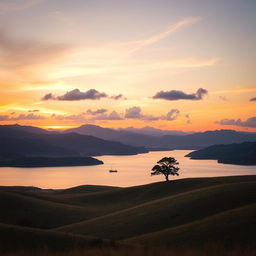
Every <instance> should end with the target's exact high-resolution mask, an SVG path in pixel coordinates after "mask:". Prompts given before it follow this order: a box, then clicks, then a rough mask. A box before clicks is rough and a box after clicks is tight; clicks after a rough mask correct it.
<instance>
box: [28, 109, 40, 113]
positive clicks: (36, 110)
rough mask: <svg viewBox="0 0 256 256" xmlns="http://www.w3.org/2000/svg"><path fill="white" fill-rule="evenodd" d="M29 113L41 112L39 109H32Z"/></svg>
mask: <svg viewBox="0 0 256 256" xmlns="http://www.w3.org/2000/svg"><path fill="white" fill-rule="evenodd" d="M28 112H30V113H35V112H40V110H39V109H32V110H28Z"/></svg>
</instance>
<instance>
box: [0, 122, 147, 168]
mask: <svg viewBox="0 0 256 256" xmlns="http://www.w3.org/2000/svg"><path fill="white" fill-rule="evenodd" d="M0 144H1V147H0V165H1V166H16V165H17V164H18V163H19V166H20V165H21V166H24V167H27V165H26V163H29V162H35V159H34V158H35V157H39V156H40V157H45V158H44V159H43V160H42V158H40V159H41V160H40V162H41V163H43V162H45V166H49V165H50V166H56V165H58V163H59V164H60V163H61V162H62V161H63V157H65V158H66V159H65V162H66V163H67V165H75V164H74V161H73V160H72V159H74V157H88V156H96V155H133V154H138V153H145V152H148V151H147V150H146V149H145V148H144V147H134V146H130V145H125V144H123V143H120V142H115V141H109V140H103V139H100V138H96V137H93V136H89V135H81V134H78V133H66V134H63V133H57V132H49V131H47V130H44V129H40V128H37V127H31V126H20V125H3V126H0ZM52 157H54V158H55V159H54V160H53V159H50V158H52ZM28 158H30V159H28ZM56 158H60V159H56ZM67 158H70V159H69V160H68V159H67ZM71 158H72V159H71ZM37 159H38V158H37ZM76 159H77V158H76ZM87 160H88V164H92V163H94V164H100V163H101V162H99V161H98V162H96V161H92V159H87ZM79 162H80V163H83V164H82V165H85V162H84V161H83V160H82V159H80V160H79ZM41 165H42V164H41ZM29 167H30V166H29Z"/></svg>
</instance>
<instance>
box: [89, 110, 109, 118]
mask: <svg viewBox="0 0 256 256" xmlns="http://www.w3.org/2000/svg"><path fill="white" fill-rule="evenodd" d="M106 112H108V110H107V109H105V108H100V109H97V110H95V111H93V110H91V109H88V110H87V111H86V114H88V115H92V116H95V115H98V114H104V113H106Z"/></svg>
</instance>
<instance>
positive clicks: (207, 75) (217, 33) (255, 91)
mask: <svg viewBox="0 0 256 256" xmlns="http://www.w3.org/2000/svg"><path fill="white" fill-rule="evenodd" d="M72 2H73V1H66V0H64V1H59V0H54V1H47V0H20V1H17V0H14V1H12V2H11V3H10V2H8V1H6V0H0V22H1V24H2V25H1V27H0V86H1V98H0V125H4V124H16V123H18V124H21V125H32V126H38V127H42V128H52V129H65V128H71V127H76V126H80V125H83V124H96V125H100V126H102V127H110V128H124V127H130V126H133V127H136V128H139V127H144V126H151V127H155V128H159V129H165V130H180V131H205V130H216V129H234V130H239V131H254V132H256V111H255V110H256V85H255V57H256V56H255V54H256V53H255V52H256V51H255V49H254V48H255V45H256V36H255V32H253V31H254V29H255V25H256V20H255V15H254V12H253V11H252V10H253V9H254V10H255V3H253V1H248V3H247V4H245V3H244V2H243V1H235V3H233V4H231V3H230V4H229V3H227V2H225V3H224V2H223V1H216V2H215V1H204V3H203V4H202V1H199V0H198V1H197V0H195V1H191V2H193V5H192V3H191V2H189V4H188V3H187V2H186V1H164V0H160V1H150V3H149V2H147V1H140V2H139V3H138V2H137V1H133V0H132V1H114V0H110V1H102V2H101V3H99V2H98V1H92V2H90V1H81V0H78V1H77V2H76V4H74V3H72ZM190 5H191V6H190ZM224 14H226V15H224Z"/></svg>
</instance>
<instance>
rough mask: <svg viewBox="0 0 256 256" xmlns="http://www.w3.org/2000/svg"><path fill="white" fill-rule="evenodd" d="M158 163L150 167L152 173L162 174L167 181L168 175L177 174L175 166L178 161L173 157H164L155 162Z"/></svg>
mask: <svg viewBox="0 0 256 256" xmlns="http://www.w3.org/2000/svg"><path fill="white" fill-rule="evenodd" d="M157 163H158V164H157V165H155V166H154V167H153V168H152V172H151V176H152V175H159V174H163V175H164V176H165V180H166V181H169V175H177V176H179V173H178V171H179V169H180V168H179V167H176V166H177V165H178V164H179V163H178V161H177V160H176V159H175V158H174V157H164V158H162V159H161V160H159V161H158V162H157Z"/></svg>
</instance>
